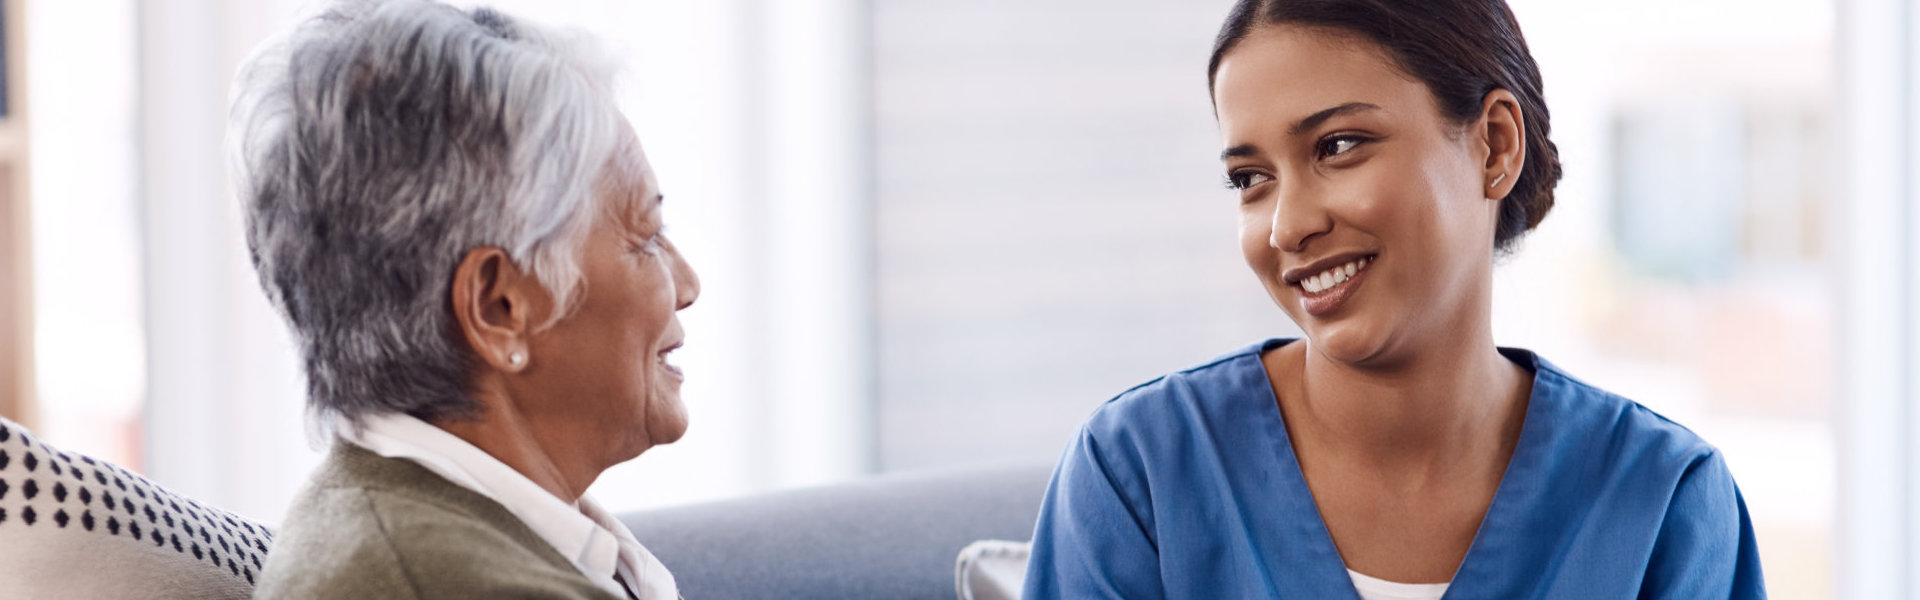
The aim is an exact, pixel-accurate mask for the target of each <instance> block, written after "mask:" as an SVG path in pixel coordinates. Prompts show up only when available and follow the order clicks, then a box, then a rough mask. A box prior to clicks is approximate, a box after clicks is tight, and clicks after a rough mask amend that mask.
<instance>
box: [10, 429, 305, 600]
mask: <svg viewBox="0 0 1920 600" xmlns="http://www.w3.org/2000/svg"><path fill="white" fill-rule="evenodd" d="M272 543H273V534H272V532H270V531H268V530H267V528H266V527H264V526H262V525H260V524H258V523H254V522H252V521H249V520H247V519H244V518H241V517H238V516H235V515H233V514H232V513H228V512H226V511H223V510H220V509H218V508H213V507H210V506H206V505H203V504H200V503H198V502H195V501H193V500H192V499H188V498H184V497H181V496H180V495H178V494H174V493H173V492H170V491H168V490H167V489H166V488H162V487H160V486H158V485H155V484H154V483H153V482H150V481H147V480H146V478H143V477H141V476H139V475H135V474H133V473H132V472H129V471H127V470H126V469H122V468H120V467H118V466H116V465H113V464H110V463H107V462H105V461H99V460H95V459H93V458H92V457H88V456H84V455H80V454H74V453H69V452H62V451H60V450H58V449H55V448H53V447H51V446H48V445H46V444H45V443H44V442H41V441H40V440H39V439H37V438H35V437H33V435H31V434H30V433H28V432H27V430H26V428H24V427H21V426H20V425H19V424H17V423H14V422H12V421H8V420H6V419H0V582H4V583H0V597H4V598H247V597H249V596H251V595H252V593H253V585H254V581H255V580H256V579H257V578H259V576H260V567H261V566H262V565H265V564H266V561H267V548H268V547H270V546H271V545H272Z"/></svg>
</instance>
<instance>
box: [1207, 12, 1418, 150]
mask: <svg viewBox="0 0 1920 600" xmlns="http://www.w3.org/2000/svg"><path fill="white" fill-rule="evenodd" d="M1349 102H1365V103H1368V104H1374V105H1377V106H1380V107H1382V108H1383V109H1386V112H1389V113H1407V112H1416V109H1418V108H1421V107H1426V108H1428V109H1430V110H1434V111H1437V108H1434V107H1433V100H1432V94H1431V93H1429V92H1428V91H1427V89H1426V86H1425V85H1422V84H1421V83H1420V81H1419V80H1417V79H1414V78H1412V77H1410V76H1408V75H1407V74H1406V73H1405V72H1403V71H1401V70H1400V69H1399V67H1397V66H1396V65H1395V64H1394V62H1393V60H1392V59H1391V58H1389V57H1388V56H1387V54H1386V51H1385V49H1383V48H1381V47H1380V46H1379V45H1378V44H1375V43H1373V42H1372V41H1370V40H1367V39H1365V38H1362V37H1359V36H1356V35H1352V34H1347V33H1343V32H1338V31H1333V30H1328V29H1319V28H1309V27H1299V26H1287V25H1283V26H1271V27H1263V28H1259V29H1256V30H1254V31H1253V32H1251V33H1249V34H1248V35H1247V37H1246V38H1244V39H1242V40H1241V41H1240V43H1239V44H1237V45H1236V46H1235V47H1234V49H1233V50H1231V51H1229V52H1227V54H1226V56H1225V57H1224V58H1223V59H1222V60H1221V61H1220V70H1219V71H1218V72H1217V73H1216V74H1215V76H1214V105H1215V106H1216V108H1217V110H1218V113H1219V118H1220V125H1221V128H1222V130H1223V131H1227V132H1232V131H1234V130H1235V129H1236V128H1237V127H1245V126H1256V127H1263V128H1264V126H1266V125H1270V124H1277V122H1280V121H1284V122H1285V123H1287V124H1291V123H1293V122H1295V121H1297V120H1299V119H1301V118H1304V117H1306V116H1308V115H1311V114H1313V113H1315V112H1318V111H1321V110H1325V109H1327V108H1331V107H1334V106H1339V105H1341V104H1346V103H1349Z"/></svg>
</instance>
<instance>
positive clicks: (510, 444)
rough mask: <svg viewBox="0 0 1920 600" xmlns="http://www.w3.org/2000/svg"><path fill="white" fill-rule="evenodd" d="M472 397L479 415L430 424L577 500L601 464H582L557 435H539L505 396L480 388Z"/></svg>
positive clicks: (560, 495)
mask: <svg viewBox="0 0 1920 600" xmlns="http://www.w3.org/2000/svg"><path fill="white" fill-rule="evenodd" d="M476 396H479V398H478V399H479V400H480V404H481V406H482V407H483V408H482V409H481V412H480V417H479V418H478V419H472V420H444V421H439V422H435V423H433V425H435V426H437V427H439V428H441V429H444V430H446V431H447V433H451V434H453V435H454V436H455V437H458V438H460V439H462V440H466V442H467V443H469V444H473V445H474V447H476V448H479V449H480V450H481V451H483V452H486V453H487V454H488V455H491V456H493V457H494V458H495V459H497V460H499V461H500V462H502V463H506V465H507V466H508V467H512V468H513V470H515V471H518V472H519V473H520V474H521V475H524V476H526V478H527V479H529V480H532V481H533V482H534V483H535V484H536V485H539V486H540V487H541V489H544V490H546V491H547V493H550V494H553V495H554V496H555V497H557V498H559V499H560V500H561V501H564V502H566V503H568V504H573V503H575V502H578V501H579V500H580V496H581V495H582V494H584V493H586V490H587V486H588V485H591V484H592V483H593V480H594V479H595V478H596V477H597V476H598V475H599V473H600V469H597V468H593V467H588V466H584V465H585V464H586V461H583V460H579V459H578V458H577V457H572V456H569V455H567V454H566V452H565V450H566V446H564V445H562V444H556V443H552V441H553V440H555V439H558V438H554V437H552V436H547V435H543V433H542V431H541V430H540V428H539V427H538V426H537V425H536V424H535V423H534V422H533V421H531V420H529V419H527V418H526V416H525V415H524V414H522V413H521V412H520V411H519V410H518V409H517V408H516V407H515V405H514V403H513V402H512V401H511V400H509V399H507V398H506V397H505V396H504V395H502V394H495V393H486V392H482V393H479V394H476Z"/></svg>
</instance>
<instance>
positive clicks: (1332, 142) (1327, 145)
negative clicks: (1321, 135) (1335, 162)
mask: <svg viewBox="0 0 1920 600" xmlns="http://www.w3.org/2000/svg"><path fill="white" fill-rule="evenodd" d="M1366 141H1367V140H1366V138H1362V137H1360V136H1356V135H1336V136H1333V137H1330V138H1326V139H1323V140H1320V144H1319V146H1318V147H1317V148H1315V153H1316V154H1318V155H1319V156H1320V158H1322V159H1326V158H1333V157H1335V156H1339V155H1342V154H1346V153H1347V151H1349V150H1353V149H1354V148H1356V147H1358V146H1359V145H1360V144H1362V143H1364V142H1366Z"/></svg>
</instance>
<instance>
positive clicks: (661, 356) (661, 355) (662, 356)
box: [654, 342, 685, 377]
mask: <svg viewBox="0 0 1920 600" xmlns="http://www.w3.org/2000/svg"><path fill="white" fill-rule="evenodd" d="M680 344H681V342H674V343H673V344H672V345H670V346H667V347H666V348H665V349H662V350H660V352H658V353H656V354H654V357H655V358H656V359H658V360H659V361H660V368H661V369H664V370H666V372H668V373H672V374H673V376H674V377H683V376H684V375H685V374H683V373H681V372H680V367H676V366H673V364H672V363H669V362H667V355H668V354H672V353H673V351H674V350H679V349H680Z"/></svg>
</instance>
